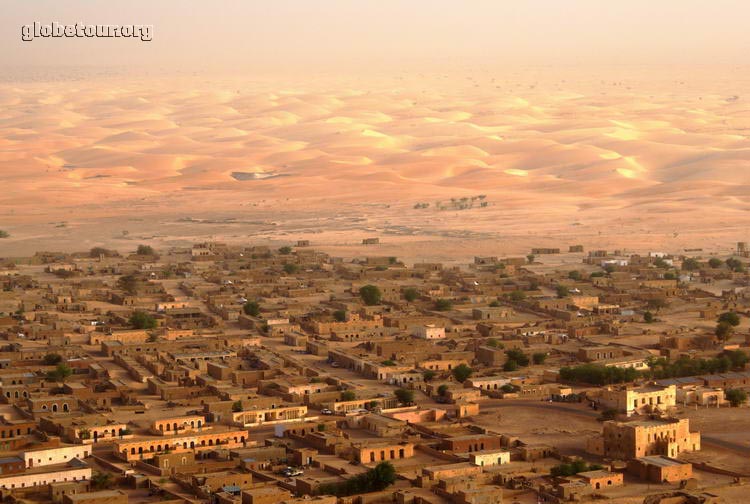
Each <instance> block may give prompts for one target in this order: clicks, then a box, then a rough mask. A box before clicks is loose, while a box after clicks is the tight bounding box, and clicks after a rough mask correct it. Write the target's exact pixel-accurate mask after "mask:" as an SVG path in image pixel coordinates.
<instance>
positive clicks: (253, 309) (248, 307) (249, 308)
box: [242, 301, 260, 317]
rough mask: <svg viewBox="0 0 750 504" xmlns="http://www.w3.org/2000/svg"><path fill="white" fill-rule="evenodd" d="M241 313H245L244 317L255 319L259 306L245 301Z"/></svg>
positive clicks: (254, 302) (255, 302) (256, 303)
mask: <svg viewBox="0 0 750 504" xmlns="http://www.w3.org/2000/svg"><path fill="white" fill-rule="evenodd" d="M242 311H244V312H245V315H249V316H251V317H257V316H259V315H260V305H259V304H258V302H257V301H247V302H246V303H245V304H244V305H243V306H242Z"/></svg>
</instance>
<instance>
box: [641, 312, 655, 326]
mask: <svg viewBox="0 0 750 504" xmlns="http://www.w3.org/2000/svg"><path fill="white" fill-rule="evenodd" d="M643 321H644V322H646V323H647V324H651V323H653V322H654V314H653V313H651V312H650V311H647V312H646V313H644V314H643Z"/></svg>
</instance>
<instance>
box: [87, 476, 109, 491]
mask: <svg viewBox="0 0 750 504" xmlns="http://www.w3.org/2000/svg"><path fill="white" fill-rule="evenodd" d="M112 484H113V482H112V475H111V474H110V473H105V472H97V473H94V475H93V476H91V486H92V487H94V488H95V489H97V490H106V489H108V488H111V487H112Z"/></svg>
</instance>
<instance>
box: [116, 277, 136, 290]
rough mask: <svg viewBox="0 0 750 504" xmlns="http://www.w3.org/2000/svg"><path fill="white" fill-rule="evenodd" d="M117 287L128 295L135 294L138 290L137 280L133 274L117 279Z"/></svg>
mask: <svg viewBox="0 0 750 504" xmlns="http://www.w3.org/2000/svg"><path fill="white" fill-rule="evenodd" d="M117 286H118V287H119V288H120V289H122V290H124V291H125V292H127V293H128V294H131V295H133V294H135V293H136V292H137V290H138V278H137V277H136V276H135V275H134V274H132V273H131V274H130V275H123V276H121V277H120V278H118V279H117Z"/></svg>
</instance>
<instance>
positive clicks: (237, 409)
mask: <svg viewBox="0 0 750 504" xmlns="http://www.w3.org/2000/svg"><path fill="white" fill-rule="evenodd" d="M232 411H234V412H235V413H238V412H240V411H242V401H234V402H233V403H232Z"/></svg>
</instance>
